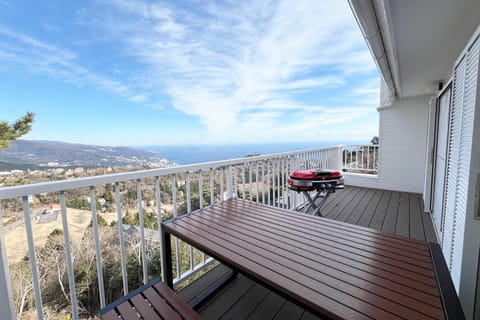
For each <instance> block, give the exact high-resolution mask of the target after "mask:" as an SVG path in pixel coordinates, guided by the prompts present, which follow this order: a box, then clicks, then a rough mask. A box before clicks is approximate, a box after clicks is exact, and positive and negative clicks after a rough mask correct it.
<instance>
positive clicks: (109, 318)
mask: <svg viewBox="0 0 480 320" xmlns="http://www.w3.org/2000/svg"><path fill="white" fill-rule="evenodd" d="M102 319H104V320H119V319H120V318H119V317H118V313H117V311H115V309H112V310H110V311H108V312H107V313H105V314H104V315H103V316H102Z"/></svg>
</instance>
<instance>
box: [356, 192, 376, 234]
mask: <svg viewBox="0 0 480 320" xmlns="http://www.w3.org/2000/svg"><path fill="white" fill-rule="evenodd" d="M373 190H374V194H373V195H372V197H371V198H370V202H369V203H368V206H367V207H366V208H365V210H364V212H363V214H362V215H361V217H360V218H359V219H358V220H357V221H356V222H353V223H354V224H356V225H359V226H364V227H368V226H369V225H370V222H371V221H372V219H373V217H374V215H375V212H376V210H377V208H378V206H379V204H380V200H381V199H382V195H383V191H382V190H379V189H373Z"/></svg>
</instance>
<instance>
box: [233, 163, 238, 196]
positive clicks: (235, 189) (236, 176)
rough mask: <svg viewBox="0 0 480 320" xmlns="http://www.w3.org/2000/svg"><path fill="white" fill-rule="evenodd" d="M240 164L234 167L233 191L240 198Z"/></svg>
mask: <svg viewBox="0 0 480 320" xmlns="http://www.w3.org/2000/svg"><path fill="white" fill-rule="evenodd" d="M237 169H238V166H235V167H233V170H234V173H233V185H234V188H233V192H234V193H235V198H238V171H237Z"/></svg>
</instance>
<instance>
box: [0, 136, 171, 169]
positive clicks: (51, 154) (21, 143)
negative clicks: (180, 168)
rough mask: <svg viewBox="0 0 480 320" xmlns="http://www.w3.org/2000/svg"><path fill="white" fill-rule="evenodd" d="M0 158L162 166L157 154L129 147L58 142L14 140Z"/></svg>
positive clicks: (46, 164) (63, 163)
mask: <svg viewBox="0 0 480 320" xmlns="http://www.w3.org/2000/svg"><path fill="white" fill-rule="evenodd" d="M0 161H4V162H8V163H13V164H32V165H37V166H42V167H61V166H89V167H107V166H127V165H132V166H141V165H153V166H166V165H168V164H171V163H169V161H168V160H166V159H165V158H162V157H161V156H160V155H159V154H158V153H155V152H150V151H144V150H138V149H134V148H129V147H107V146H96V145H85V144H76V143H65V142H58V141H39V140H17V141H13V142H12V145H11V146H10V147H9V148H7V149H4V150H2V151H1V152H0Z"/></svg>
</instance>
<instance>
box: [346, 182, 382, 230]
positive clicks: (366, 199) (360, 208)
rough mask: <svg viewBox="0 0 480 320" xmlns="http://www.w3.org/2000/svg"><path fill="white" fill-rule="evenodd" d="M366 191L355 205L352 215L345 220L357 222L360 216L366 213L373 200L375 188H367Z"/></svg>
mask: <svg viewBox="0 0 480 320" xmlns="http://www.w3.org/2000/svg"><path fill="white" fill-rule="evenodd" d="M366 191H367V192H366V193H365V195H364V196H363V198H362V200H360V202H359V204H358V205H357V206H355V209H354V210H353V211H352V213H351V214H350V216H349V217H348V218H347V219H346V220H345V222H347V223H352V224H357V223H358V221H359V220H360V218H361V217H362V216H363V214H364V213H365V210H366V209H367V207H368V206H369V205H370V203H371V202H372V199H373V196H374V195H375V190H374V189H366Z"/></svg>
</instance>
